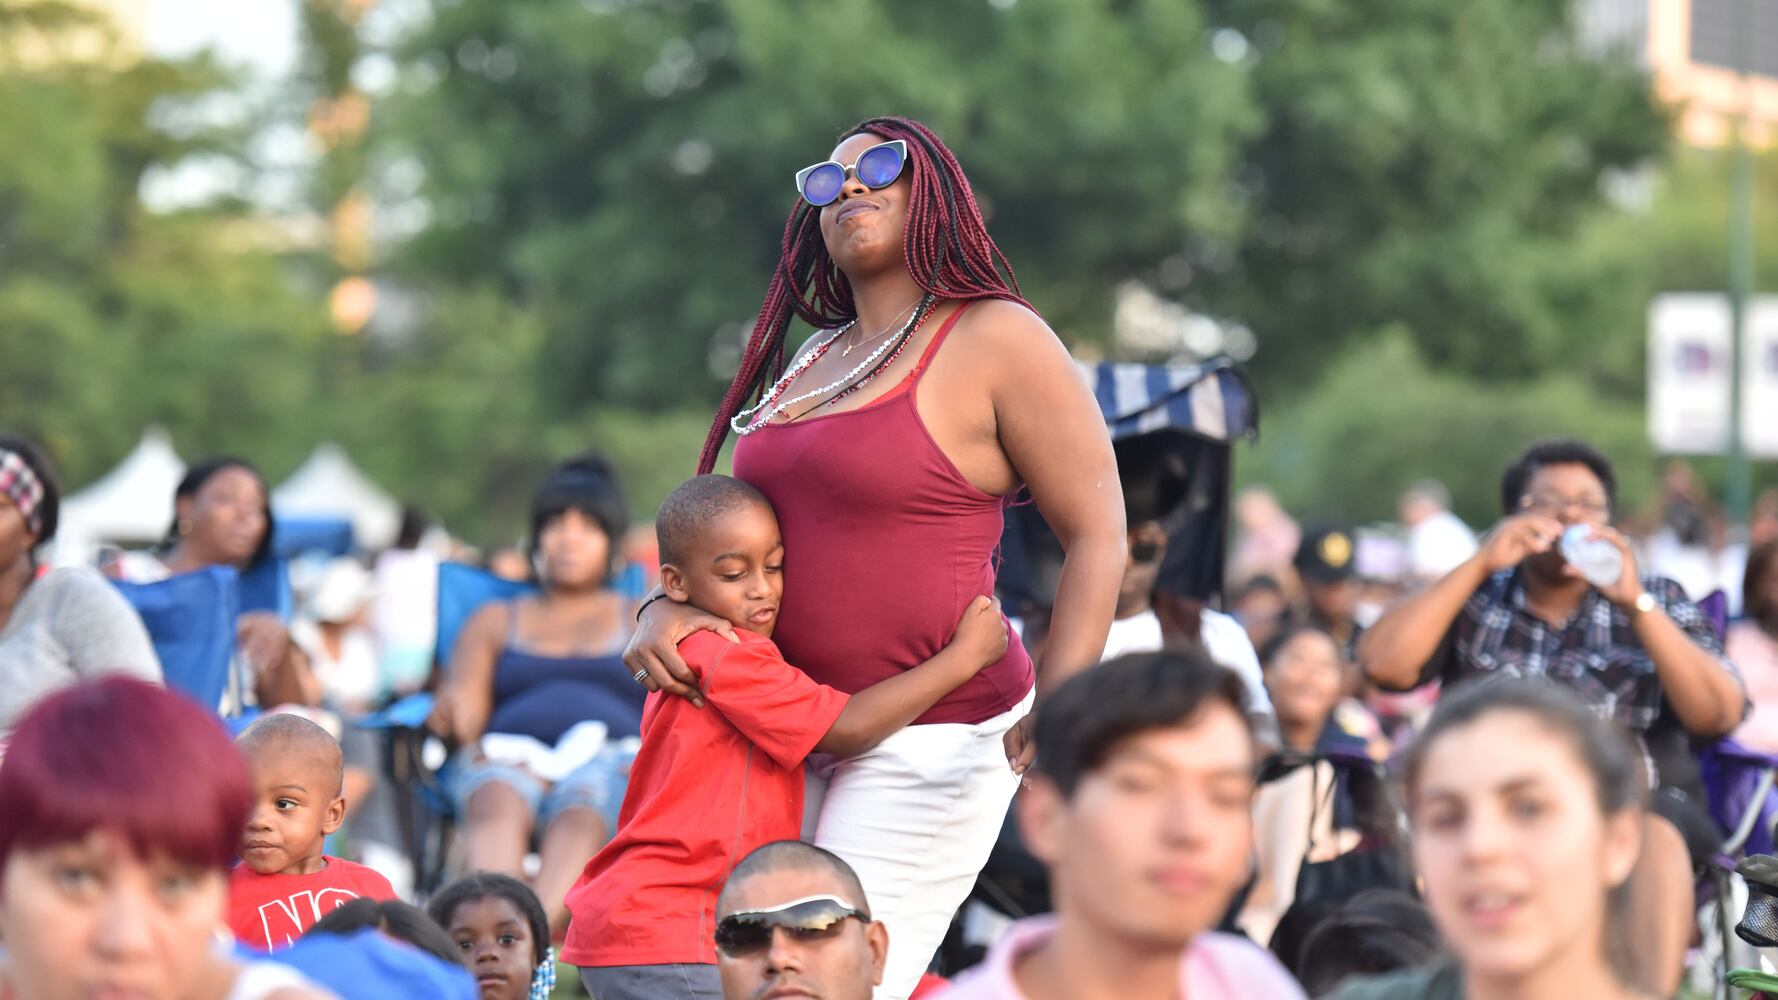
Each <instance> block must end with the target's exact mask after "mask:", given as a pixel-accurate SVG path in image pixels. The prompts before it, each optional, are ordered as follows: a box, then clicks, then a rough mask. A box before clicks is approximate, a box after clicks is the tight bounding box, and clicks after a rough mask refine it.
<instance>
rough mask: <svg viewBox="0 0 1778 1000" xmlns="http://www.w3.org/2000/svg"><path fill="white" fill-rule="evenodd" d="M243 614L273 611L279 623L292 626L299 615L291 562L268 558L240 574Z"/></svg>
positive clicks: (274, 557) (277, 557)
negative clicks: (291, 586) (293, 618)
mask: <svg viewBox="0 0 1778 1000" xmlns="http://www.w3.org/2000/svg"><path fill="white" fill-rule="evenodd" d="M240 590H241V611H242V612H247V611H270V612H272V613H273V614H275V615H277V616H278V620H279V621H281V622H283V623H285V624H286V625H288V624H290V618H291V615H292V614H294V613H295V611H296V597H295V595H294V594H292V593H291V590H290V562H289V560H287V559H285V558H284V557H283V556H269V557H267V558H266V559H264V560H262V561H261V562H260V563H259V565H257V566H254V567H252V568H251V569H249V570H247V572H245V573H242V574H241V582H240Z"/></svg>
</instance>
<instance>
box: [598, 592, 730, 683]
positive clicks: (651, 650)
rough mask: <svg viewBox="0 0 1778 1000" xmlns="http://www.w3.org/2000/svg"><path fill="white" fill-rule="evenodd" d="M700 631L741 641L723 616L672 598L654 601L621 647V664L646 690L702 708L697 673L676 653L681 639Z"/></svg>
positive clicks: (643, 612)
mask: <svg viewBox="0 0 1778 1000" xmlns="http://www.w3.org/2000/svg"><path fill="white" fill-rule="evenodd" d="M700 630H703V631H709V632H715V633H717V634H718V635H720V636H722V637H723V638H725V639H727V640H728V641H730V642H739V641H740V640H739V639H738V638H737V637H736V636H735V627H734V626H733V625H730V624H729V623H728V621H727V620H725V619H722V618H718V617H716V616H715V615H711V614H705V613H704V612H702V611H699V610H698V609H697V608H694V607H692V606H691V605H689V604H680V603H679V602H677V601H674V600H670V599H669V600H664V601H654V602H652V603H651V604H649V605H648V607H646V608H644V609H643V610H642V621H641V626H640V627H639V628H637V629H636V634H634V635H632V636H630V644H629V645H628V646H626V647H624V666H625V667H628V668H629V670H630V673H632V674H634V675H636V681H637V682H638V683H640V684H641V685H642V686H643V687H645V688H647V689H648V690H650V691H665V692H667V693H668V694H672V695H678V696H679V697H681V698H684V699H686V700H688V701H690V702H691V703H692V705H693V706H694V707H696V708H703V707H704V696H703V695H702V694H700V693H698V675H697V674H695V673H692V669H691V668H690V667H688V666H686V665H685V660H684V658H683V657H681V656H680V655H679V643H680V641H681V640H683V639H684V638H685V637H686V636H688V635H691V634H692V633H693V632H697V631H700Z"/></svg>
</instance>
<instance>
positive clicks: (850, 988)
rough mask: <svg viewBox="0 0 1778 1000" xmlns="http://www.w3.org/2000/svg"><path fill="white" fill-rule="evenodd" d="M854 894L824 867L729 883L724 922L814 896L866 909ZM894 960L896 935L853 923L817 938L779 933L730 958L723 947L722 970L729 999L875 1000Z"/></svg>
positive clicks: (838, 925) (770, 873)
mask: <svg viewBox="0 0 1778 1000" xmlns="http://www.w3.org/2000/svg"><path fill="white" fill-rule="evenodd" d="M853 895H855V893H854V892H853V891H852V890H850V889H849V888H847V887H846V886H845V885H844V884H843V883H842V882H841V881H840V880H839V879H837V878H835V877H834V876H833V873H831V872H827V871H822V870H820V869H816V868H810V869H802V868H787V869H783V870H778V871H763V872H759V873H757V874H755V875H753V876H751V877H749V878H746V879H743V880H742V881H740V882H738V883H730V884H729V885H728V886H727V888H726V889H725V890H724V893H723V900H722V909H721V911H720V912H718V913H717V914H716V919H717V921H718V922H720V921H721V920H722V919H723V918H724V917H727V916H729V915H730V914H734V913H742V912H746V911H750V910H776V909H778V908H779V907H782V906H783V905H784V904H786V903H790V902H793V901H796V900H799V899H808V898H810V897H813V896H835V897H838V898H839V899H842V900H845V901H846V902H847V904H848V905H850V906H852V907H854V908H863V907H864V906H865V905H866V904H865V901H864V900H858V899H851V898H849V897H851V896H853ZM888 957H889V931H888V930H887V929H885V928H884V927H883V925H882V924H879V923H868V924H867V923H865V922H864V921H862V920H858V919H856V918H848V919H845V920H841V921H839V922H838V923H836V924H834V925H833V926H832V927H831V928H829V929H827V930H825V931H822V932H820V933H813V934H797V933H792V932H791V931H788V930H785V929H783V928H774V929H773V930H772V935H771V942H770V944H767V945H766V946H764V947H762V948H759V949H757V950H755V951H750V952H747V953H744V954H740V955H729V954H726V953H725V952H723V951H721V950H720V949H719V950H718V951H717V953H716V966H717V970H718V972H719V973H720V974H721V976H722V995H723V998H724V1000H765V998H767V997H807V998H811V1000H870V996H871V991H872V989H873V988H874V987H875V986H876V985H877V984H878V983H881V982H882V981H883V962H884V961H885V960H886V959H887V958H888Z"/></svg>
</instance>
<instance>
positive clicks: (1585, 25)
mask: <svg viewBox="0 0 1778 1000" xmlns="http://www.w3.org/2000/svg"><path fill="white" fill-rule="evenodd" d="M1743 11H1745V12H1747V13H1748V14H1751V16H1752V19H1753V24H1754V25H1755V28H1754V30H1753V32H1752V45H1751V50H1752V51H1751V56H1752V70H1753V73H1752V77H1751V79H1750V80H1749V81H1748V83H1747V84H1746V85H1745V86H1744V85H1743V83H1742V81H1741V79H1740V75H1739V73H1738V71H1737V66H1738V63H1739V61H1740V58H1741V35H1742V32H1741V29H1740V24H1741V18H1742V17H1743ZM1576 19H1577V23H1578V25H1579V29H1580V34H1581V37H1582V38H1583V39H1584V40H1585V41H1586V42H1587V43H1588V44H1590V45H1592V46H1593V47H1595V48H1600V49H1605V48H1614V47H1618V46H1628V47H1630V48H1631V49H1632V50H1633V51H1635V52H1636V53H1637V54H1638V56H1639V57H1640V59H1641V61H1642V64H1643V65H1644V66H1646V67H1647V68H1648V70H1649V72H1650V74H1651V75H1652V76H1653V78H1654V87H1655V93H1657V94H1658V95H1660V97H1661V98H1662V99H1663V100H1666V101H1669V102H1671V103H1672V104H1673V105H1674V106H1675V107H1677V108H1678V109H1679V118H1678V121H1677V123H1676V129H1677V132H1678V134H1679V138H1680V139H1681V140H1682V141H1684V142H1686V143H1688V144H1690V145H1693V146H1702V147H1707V148H1714V147H1718V146H1725V145H1728V144H1729V142H1730V141H1731V140H1732V139H1733V137H1734V123H1735V119H1736V117H1738V116H1740V115H1741V114H1743V113H1744V112H1746V113H1747V114H1748V119H1749V121H1748V136H1747V138H1748V141H1749V142H1750V144H1752V145H1754V146H1770V145H1773V144H1774V143H1778V0H1579V2H1578V4H1577V8H1576Z"/></svg>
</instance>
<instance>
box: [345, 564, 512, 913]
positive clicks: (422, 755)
mask: <svg viewBox="0 0 1778 1000" xmlns="http://www.w3.org/2000/svg"><path fill="white" fill-rule="evenodd" d="M536 590H537V585H536V584H533V583H530V582H523V581H514V580H506V579H503V578H501V577H497V576H495V575H494V574H492V573H489V572H488V571H487V570H484V569H480V568H479V567H475V566H469V565H466V564H463V563H451V562H446V563H440V564H439V566H438V626H437V632H436V638H437V641H436V645H435V646H434V649H435V650H436V653H435V655H436V657H437V663H436V671H437V673H436V674H435V676H437V677H440V678H442V677H443V676H444V671H445V670H446V669H447V668H448V666H449V664H450V658H451V653H452V651H453V650H455V649H456V646H457V637H458V636H459V635H460V634H461V633H462V631H463V627H464V626H465V625H467V624H468V623H469V618H470V616H471V615H473V614H475V613H476V611H478V610H480V609H481V608H482V606H483V605H486V604H490V603H492V602H494V601H507V600H512V599H513V598H515V597H519V596H521V595H523V594H528V593H534V592H535V591H536ZM433 702H434V696H433V694H432V693H431V692H427V691H422V692H420V693H418V694H411V695H408V696H407V697H405V698H402V699H400V700H398V701H396V702H395V703H394V704H392V705H390V706H389V707H387V708H385V709H383V710H382V711H380V712H376V713H374V714H372V715H369V716H366V717H365V718H363V719H362V720H360V721H359V723H358V724H359V726H360V727H362V728H365V729H386V730H388V731H389V758H388V774H389V775H390V777H391V778H392V779H393V780H394V782H395V784H396V787H399V788H404V789H407V790H409V792H410V794H409V795H408V796H407V801H406V803H405V807H404V808H403V809H402V810H401V815H400V820H401V827H402V836H403V839H404V840H406V841H407V847H408V854H409V857H412V858H413V859H414V867H415V884H416V886H418V887H419V888H420V889H421V890H422V891H429V890H431V889H433V888H435V887H437V885H438V884H439V883H440V881H441V880H442V879H443V877H444V869H445V858H446V855H447V854H448V853H449V846H450V836H451V830H450V821H451V820H452V819H453V818H454V815H455V812H456V809H455V805H454V803H452V802H451V796H450V793H449V791H448V789H449V781H450V773H451V767H452V765H451V760H450V758H449V757H448V756H446V757H445V758H444V759H443V761H442V762H435V761H436V754H437V751H433V755H434V761H429V760H428V757H427V745H428V743H429V742H431V741H433V740H436V737H434V736H433V735H432V734H431V733H429V732H428V731H427V730H426V718H427V717H428V716H429V715H431V714H432V706H433Z"/></svg>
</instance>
